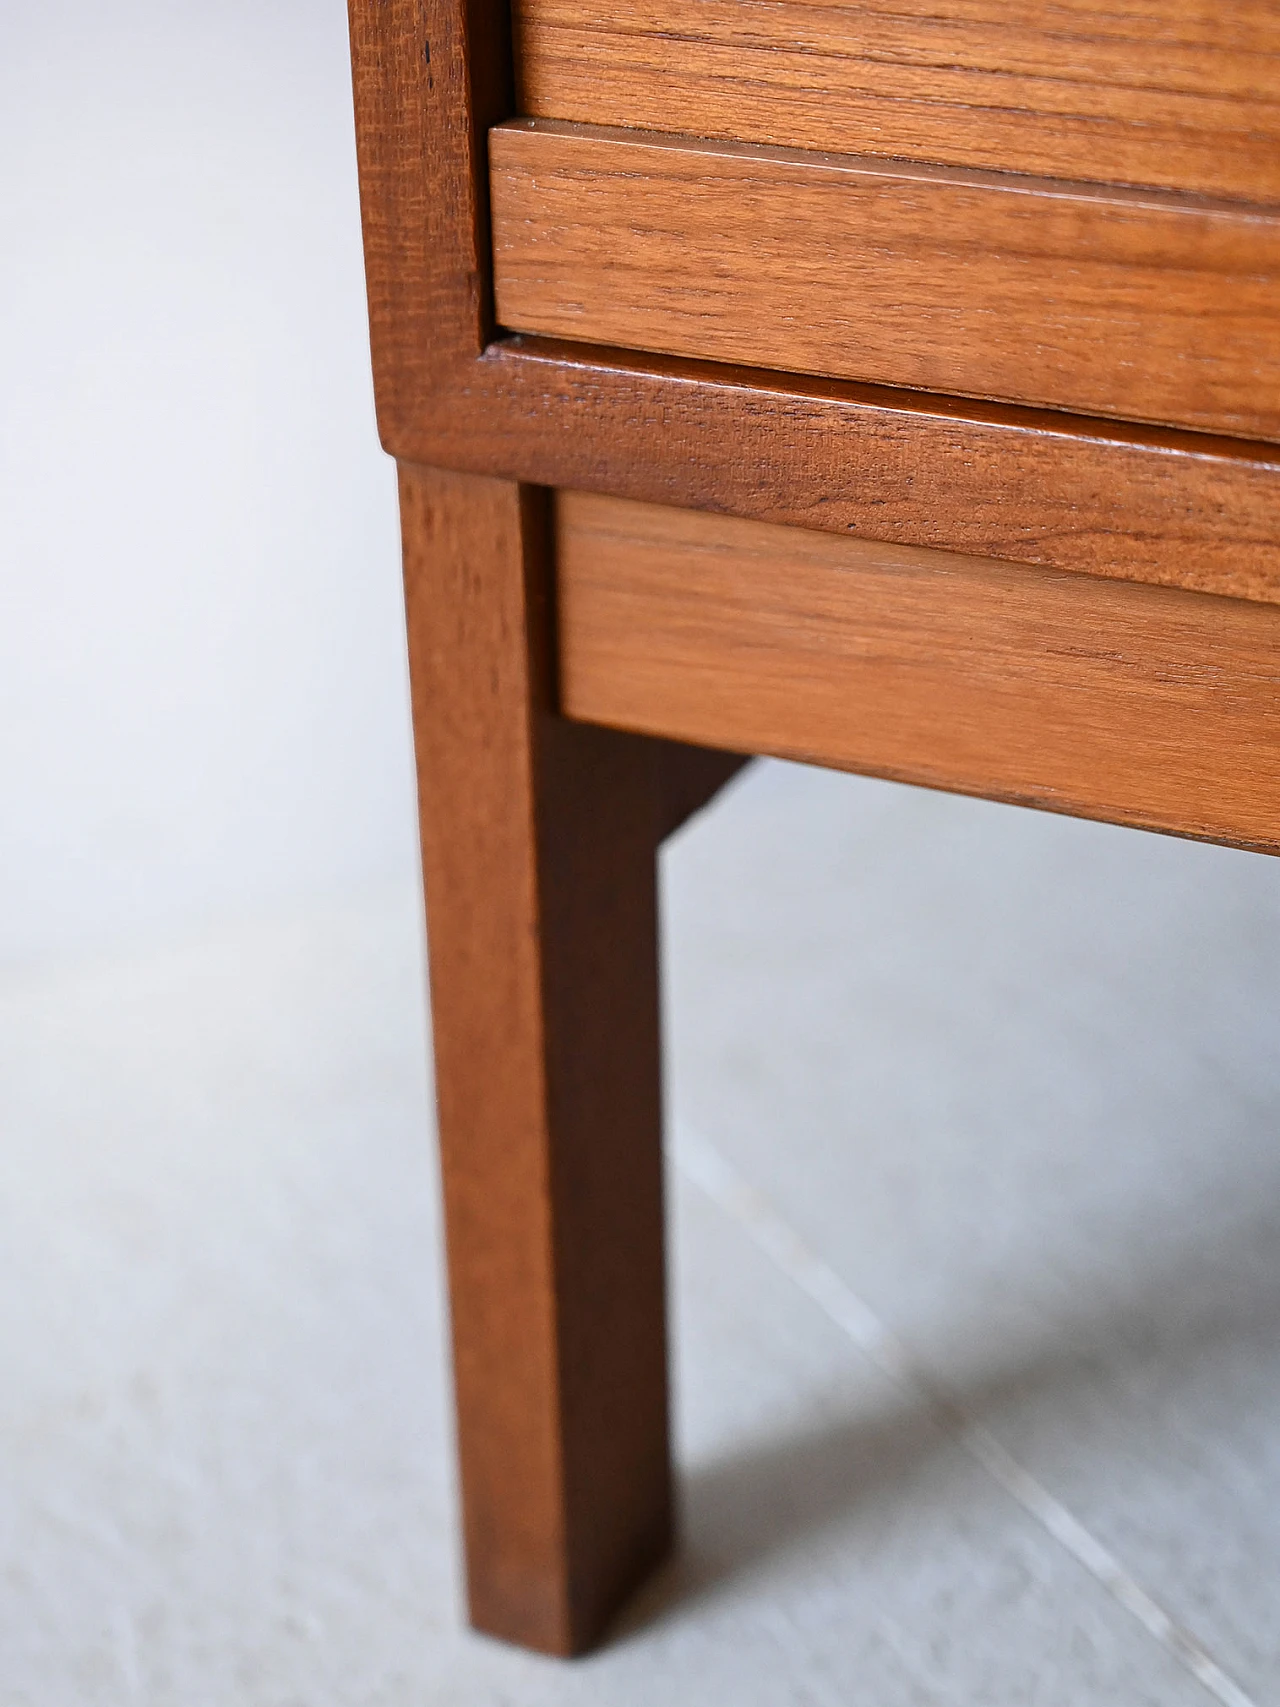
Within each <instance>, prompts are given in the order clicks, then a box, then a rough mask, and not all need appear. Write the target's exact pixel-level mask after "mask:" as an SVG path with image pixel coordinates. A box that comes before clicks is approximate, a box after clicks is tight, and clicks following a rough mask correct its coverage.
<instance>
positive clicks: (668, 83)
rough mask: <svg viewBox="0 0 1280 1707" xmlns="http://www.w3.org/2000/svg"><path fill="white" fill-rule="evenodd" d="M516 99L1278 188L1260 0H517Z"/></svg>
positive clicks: (809, 143) (783, 138)
mask: <svg viewBox="0 0 1280 1707" xmlns="http://www.w3.org/2000/svg"><path fill="white" fill-rule="evenodd" d="M514 11H515V18H516V26H517V39H518V59H519V79H520V91H519V92H520V110H521V111H522V112H524V113H528V114H532V115H535V116H540V117H545V118H554V119H576V120H582V121H586V122H588V123H594V124H606V125H607V124H615V125H628V126H631V127H634V128H637V129H641V130H661V131H683V132H688V133H690V134H692V135H697V136H708V137H720V138H723V139H737V140H740V141H744V142H760V143H780V144H783V145H786V146H790V147H795V148H814V149H834V150H837V151H839V152H843V153H853V154H880V155H892V156H897V157H900V158H903V159H910V160H932V161H941V162H948V163H951V164H953V165H957V166H986V167H992V168H996V169H1004V170H1008V171H1016V172H1029V173H1036V174H1039V175H1043V176H1046V177H1058V178H1088V179H1095V180H1101V181H1103V182H1107V183H1133V184H1154V185H1164V186H1166V187H1168V188H1172V189H1184V190H1193V191H1201V192H1205V193H1208V194H1217V195H1225V196H1238V197H1242V198H1244V199H1247V200H1255V201H1280V10H1277V8H1276V7H1275V6H1274V5H1273V4H1270V3H1269V0H1217V3H1215V4H1212V5H1210V4H1206V3H1203V0H1190V3H1189V0H1121V3H1117V0H1028V3H1027V4H1024V5H1018V6H1010V5H1008V4H1005V3H1002V0H866V3H862V4H857V3H855V0H640V3H638V4H630V3H629V4H628V5H626V6H625V7H618V6H602V5H599V4H597V3H596V0H516V3H515V7H514Z"/></svg>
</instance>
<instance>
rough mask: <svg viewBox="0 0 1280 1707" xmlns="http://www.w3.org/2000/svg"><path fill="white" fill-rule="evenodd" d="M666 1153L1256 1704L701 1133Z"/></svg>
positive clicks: (1216, 1690) (685, 1130) (1091, 1558)
mask: <svg viewBox="0 0 1280 1707" xmlns="http://www.w3.org/2000/svg"><path fill="white" fill-rule="evenodd" d="M671 1153H672V1156H673V1159H674V1161H675V1164H676V1166H677V1167H678V1168H679V1169H680V1172H681V1173H682V1174H683V1175H684V1177H685V1178H686V1179H687V1180H689V1182H690V1183H691V1184H692V1185H694V1186H695V1187H696V1188H697V1189H698V1190H699V1191H701V1192H702V1194H703V1195H704V1196H705V1197H706V1198H707V1199H708V1200H709V1201H710V1202H711V1203H713V1204H714V1205H715V1206H716V1208H718V1209H719V1210H721V1212H722V1213H723V1214H725V1215H726V1216H727V1217H728V1218H729V1219H730V1220H731V1221H733V1222H734V1223H735V1224H736V1225H737V1226H739V1227H740V1228H741V1229H742V1230H743V1231H744V1232H745V1233H746V1234H747V1236H748V1237H749V1238H750V1239H751V1240H752V1242H753V1243H754V1244H755V1245H756V1247H757V1248H758V1249H759V1250H761V1251H762V1252H763V1253H764V1255H765V1256H767V1257H768V1258H769V1259H770V1261H771V1262H772V1263H773V1264H774V1266H775V1267H776V1268H778V1269H779V1270H780V1271H781V1272H782V1273H783V1274H785V1275H786V1276H787V1278H788V1279H789V1280H791V1281H792V1282H793V1283H794V1284H795V1285H796V1286H798V1287H799V1288H800V1290H801V1291H803V1292H804V1293H806V1294H807V1296H808V1297H810V1298H811V1299H812V1300H813V1302H814V1303H815V1304H817V1306H818V1307H819V1309H821V1310H822V1311H823V1312H824V1314H825V1315H826V1316H827V1317H828V1318H829V1319H830V1320H831V1321H832V1322H834V1323H835V1325H836V1326H837V1327H838V1328H839V1329H840V1330H841V1331H842V1332H843V1333H844V1334H846V1335H847V1336H848V1338H849V1339H850V1340H852V1341H853V1343H854V1344H855V1345H856V1346H857V1347H858V1349H859V1350H860V1351H861V1352H862V1353H863V1354H864V1355H865V1356H866V1357H868V1358H869V1359H870V1360H871V1361H872V1362H873V1363H874V1364H875V1365H876V1366H877V1367H878V1368H879V1369H880V1370H881V1371H882V1372H883V1373H884V1374H885V1375H887V1376H888V1377H889V1378H890V1380H892V1381H893V1382H895V1383H896V1384H897V1385H898V1386H899V1387H900V1388H902V1389H903V1390H904V1391H905V1392H907V1393H908V1394H909V1395H910V1396H911V1397H912V1398H913V1399H914V1400H915V1401H916V1402H917V1403H918V1404H919V1405H920V1406H921V1407H922V1408H924V1409H925V1410H927V1411H928V1412H929V1414H930V1415H931V1416H932V1417H933V1418H934V1420H935V1421H936V1422H937V1424H938V1426H939V1428H940V1429H941V1430H942V1431H943V1432H945V1433H946V1434H947V1435H948V1436H950V1438H951V1439H953V1440H954V1441H956V1442H957V1443H958V1444H959V1445H960V1446H962V1447H963V1448H964V1450H965V1451H966V1452H967V1453H968V1454H969V1455H970V1456H971V1457H972V1458H973V1459H975V1460H976V1462H977V1463H978V1464H979V1465H981V1467H982V1468H983V1469H984V1470H985V1471H986V1472H987V1474H988V1475H989V1476H991V1478H992V1479H993V1480H994V1481H995V1482H997V1483H998V1484H999V1485H1000V1487H1002V1488H1003V1489H1004V1490H1005V1492H1006V1493H1008V1494H1009V1495H1010V1496H1011V1497H1012V1498H1013V1499H1014V1500H1016V1501H1017V1503H1018V1504H1019V1505H1020V1506H1021V1507H1022V1508H1023V1510H1024V1511H1025V1512H1026V1513H1027V1514H1028V1515H1029V1516H1030V1517H1031V1518H1032V1519H1033V1520H1034V1521H1035V1522H1036V1523H1037V1524H1039V1525H1040V1527H1041V1528H1042V1529H1044V1530H1045V1531H1046V1532H1047V1533H1048V1534H1049V1535H1050V1536H1051V1537H1052V1538H1053V1539H1054V1540H1055V1541H1056V1542H1057V1543H1058V1544H1059V1546H1061V1547H1063V1548H1064V1549H1065V1550H1066V1551H1067V1552H1068V1553H1069V1554H1070V1555H1071V1556H1072V1558H1074V1559H1075V1560H1076V1562H1077V1563H1078V1564H1080V1565H1082V1566H1083V1567H1084V1569H1085V1570H1087V1571H1088V1572H1089V1574H1090V1575H1091V1576H1092V1577H1094V1578H1095V1579H1096V1581H1097V1582H1099V1583H1100V1584H1101V1585H1102V1587H1103V1588H1104V1589H1106V1591H1107V1593H1108V1594H1109V1595H1111V1597H1112V1598H1113V1599H1114V1600H1115V1601H1116V1602H1118V1604H1119V1605H1121V1606H1122V1607H1124V1609H1125V1611H1126V1612H1128V1613H1129V1614H1130V1616H1131V1617H1133V1618H1134V1619H1136V1620H1137V1622H1138V1623H1139V1624H1141V1625H1142V1627H1143V1629H1145V1630H1146V1631H1147V1633H1148V1634H1149V1635H1150V1636H1152V1637H1153V1638H1154V1639H1155V1640H1156V1641H1157V1642H1158V1643H1159V1644H1160V1646H1161V1647H1162V1648H1164V1649H1165V1651H1166V1652H1167V1653H1168V1654H1170V1655H1171V1656H1172V1657H1173V1658H1174V1659H1175V1660H1177V1661H1178V1662H1179V1663H1180V1664H1181V1665H1182V1666H1183V1667H1185V1669H1186V1670H1187V1671H1189V1672H1190V1673H1191V1675H1192V1676H1193V1677H1194V1678H1195V1679H1196V1681H1197V1682H1198V1683H1200V1684H1201V1685H1202V1686H1203V1687H1204V1688H1205V1689H1206V1690H1207V1691H1208V1692H1209V1694H1210V1695H1212V1696H1213V1698H1214V1699H1215V1700H1216V1701H1218V1702H1219V1703H1221V1707H1259V1704H1258V1703H1257V1702H1255V1701H1254V1699H1253V1697H1252V1696H1250V1695H1247V1694H1246V1693H1245V1691H1244V1690H1243V1689H1242V1688H1241V1687H1240V1685H1239V1684H1238V1683H1236V1681H1235V1680H1234V1678H1232V1677H1231V1676H1230V1675H1229V1674H1228V1673H1227V1672H1226V1671H1225V1670H1224V1669H1223V1667H1222V1666H1221V1665H1220V1664H1219V1663H1218V1662H1217V1660H1215V1659H1214V1658H1213V1656H1212V1655H1211V1654H1210V1653H1209V1652H1208V1650H1207V1649H1206V1648H1205V1647H1204V1646H1203V1644H1202V1643H1200V1642H1199V1641H1198V1640H1197V1639H1196V1637H1195V1636H1193V1635H1192V1634H1191V1632H1190V1631H1189V1630H1187V1629H1186V1628H1184V1627H1183V1626H1182V1625H1180V1624H1179V1623H1178V1622H1177V1621H1176V1620H1175V1619H1174V1618H1172V1617H1171V1616H1170V1615H1169V1614H1168V1613H1167V1612H1166V1611H1165V1610H1164V1608H1163V1607H1162V1606H1160V1605H1159V1603H1158V1602H1157V1601H1156V1600H1155V1599H1154V1598H1153V1597H1152V1596H1151V1595H1150V1594H1148V1593H1147V1591H1146V1590H1145V1589H1144V1588H1143V1587H1142V1586H1141V1584H1140V1583H1139V1582H1137V1580H1136V1579H1135V1578H1134V1577H1132V1576H1131V1575H1130V1574H1129V1572H1128V1571H1126V1570H1125V1568H1124V1567H1123V1565H1122V1564H1121V1563H1120V1561H1119V1560H1118V1559H1117V1558H1116V1557H1115V1555H1114V1554H1113V1553H1112V1552H1111V1550H1110V1549H1109V1548H1108V1547H1106V1546H1105V1545H1104V1544H1103V1543H1102V1542H1101V1541H1099V1540H1098V1539H1097V1537H1096V1536H1095V1535H1093V1534H1092V1532H1091V1531H1090V1530H1088V1529H1087V1528H1086V1527H1085V1525H1084V1524H1082V1523H1081V1522H1080V1521H1079V1519H1078V1518H1076V1517H1075V1516H1074V1515H1073V1514H1072V1513H1071V1512H1070V1511H1068V1509H1067V1508H1066V1507H1065V1506H1064V1505H1063V1504H1062V1503H1061V1501H1060V1500H1058V1499H1056V1498H1055V1497H1054V1496H1053V1495H1052V1494H1051V1493H1050V1492H1049V1490H1048V1489H1047V1488H1046V1487H1045V1486H1044V1485H1043V1484H1042V1483H1041V1482H1040V1481H1038V1480H1037V1479H1036V1477H1034V1476H1033V1475H1032V1474H1031V1472H1030V1471H1029V1470H1027V1469H1025V1468H1024V1467H1023V1465H1021V1464H1020V1463H1019V1462H1018V1461H1017V1459H1015V1458H1014V1457H1013V1455H1012V1454H1011V1453H1010V1452H1008V1451H1007V1450H1006V1449H1005V1447H1004V1446H1002V1445H1001V1443H1000V1441H999V1440H997V1438H996V1437H995V1435H993V1434H992V1432H991V1431H990V1429H988V1428H987V1426H986V1425H985V1424H984V1423H983V1422H982V1421H981V1420H980V1419H979V1418H978V1417H977V1416H975V1415H974V1414H973V1412H972V1411H971V1410H970V1409H969V1408H968V1407H967V1406H966V1405H965V1403H964V1402H963V1400H962V1399H960V1398H958V1397H957V1396H955V1395H954V1394H951V1393H949V1392H947V1391H946V1390H945V1389H944V1388H942V1387H941V1386H940V1385H939V1384H938V1383H937V1382H935V1381H934V1380H933V1379H932V1378H931V1377H930V1376H929V1374H928V1373H927V1372H926V1371H925V1370H924V1368H923V1367H922V1366H921V1365H920V1363H919V1362H918V1361H917V1359H916V1358H915V1357H913V1355H912V1354H911V1352H910V1350H909V1349H908V1347H907V1346H905V1345H904V1344H903V1342H902V1341H901V1340H900V1339H899V1338H898V1337H897V1335H896V1334H894V1333H893V1331H892V1330H891V1329H890V1328H889V1327H888V1326H887V1325H886V1324H885V1323H884V1322H882V1321H881V1319H880V1318H879V1316H878V1315H877V1314H876V1312H875V1311H874V1310H873V1309H872V1308H871V1307H870V1305H868V1304H867V1303H865V1302H864V1300H863V1299H861V1298H859V1297H858V1295H857V1293H856V1292H854V1291H853V1289H852V1288H851V1287H850V1286H848V1285H847V1284H846V1283H845V1282H844V1281H843V1280H842V1279H841V1278H840V1276H839V1275H838V1274H837V1273H836V1272H835V1270H834V1269H833V1268H831V1266H830V1265H829V1264H828V1263H826V1262H824V1261H822V1259H821V1258H820V1257H817V1256H815V1255H814V1253H813V1252H812V1251H811V1250H809V1248H808V1247H807V1246H806V1245H805V1243H804V1241H803V1239H802V1238H801V1237H800V1235H799V1234H798V1233H797V1232H796V1230H795V1229H794V1228H793V1227H792V1226H791V1225H790V1223H789V1222H788V1221H787V1220H786V1219H785V1218H784V1217H783V1216H782V1215H780V1214H779V1213H778V1211H777V1210H776V1209H775V1208H774V1206H773V1204H772V1203H771V1202H770V1201H769V1199H768V1198H767V1197H766V1196H765V1195H764V1194H763V1193H762V1192H760V1191H758V1190H757V1189H756V1188H755V1187H754V1186H753V1185H752V1184H751V1183H750V1182H749V1181H748V1180H747V1179H745V1178H744V1177H743V1175H742V1174H741V1173H739V1171H738V1170H737V1168H735V1167H734V1166H733V1165H732V1164H731V1163H730V1162H729V1161H728V1160H727V1159H726V1158H725V1157H724V1156H723V1155H722V1154H721V1152H720V1151H719V1150H718V1149H717V1148H716V1146H715V1145H714V1144H712V1143H711V1141H710V1140H709V1139H708V1138H706V1137H705V1136H704V1135H703V1134H702V1133H701V1132H699V1131H697V1130H696V1129H695V1128H694V1127H692V1126H690V1125H689V1123H688V1122H686V1121H683V1120H677V1121H676V1122H675V1123H674V1132H673V1142H672V1144H671Z"/></svg>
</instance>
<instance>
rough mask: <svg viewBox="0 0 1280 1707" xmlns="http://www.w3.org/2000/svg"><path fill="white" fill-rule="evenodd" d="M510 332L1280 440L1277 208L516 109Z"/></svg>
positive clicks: (501, 231) (495, 166)
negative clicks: (639, 128) (816, 151)
mask: <svg viewBox="0 0 1280 1707" xmlns="http://www.w3.org/2000/svg"><path fill="white" fill-rule="evenodd" d="M489 159H490V171H491V189H492V197H493V240H494V288H495V295H496V305H497V316H498V320H499V321H500V322H501V324H502V325H504V326H508V327H511V328H512V329H513V330H515V331H521V332H539V333H544V334H549V335H552V336H558V337H574V338H583V339H588V340H590V341H592V342H596V343H604V344H621V345H624V346H626V347H627V348H630V349H640V350H662V351H665V352H667V353H669V354H672V355H684V356H702V357H713V358H715V359H717V360H720V361H730V362H751V363H754V364H755V365H757V366H760V367H769V368H780V369H783V370H786V371H790V372H797V373H812V374H824V375H831V376H835V377H839V378H846V379H857V380H871V381H875V382H878V383H883V384H886V385H894V386H907V387H911V388H913V389H918V390H924V391H940V392H949V393H953V394H954V393H963V394H965V395H969V396H980V397H993V398H1001V399H1004V400H1006V401H1013V402H1022V403H1034V404H1047V405H1052V406H1054V407H1056V408H1065V409H1077V410H1082V411H1085V412H1088V413H1091V414H1104V415H1116V416H1120V417H1122V418H1125V419H1133V420H1148V421H1156V422H1164V423H1167V424H1172V425H1180V426H1185V427H1197V428H1203V429H1207V430H1211V431H1216V432H1226V433H1239V434H1242V435H1246V436H1251V437H1259V438H1276V437H1280V291H1278V288H1277V282H1276V281H1277V278H1280V210H1276V211H1275V212H1267V211H1264V210H1260V209H1252V208H1243V207H1239V206H1235V205H1232V204H1227V203H1219V204H1209V203H1206V202H1204V201H1202V200H1196V199H1194V198H1190V197H1186V196H1178V195H1174V194H1172V193H1170V192H1157V191H1133V190H1121V189H1101V188H1098V187H1096V186H1092V187H1091V186H1086V185H1074V186H1073V185H1067V184H1063V183H1061V182H1056V181H1053V182H1051V181H1048V180H1043V179H1031V178H1026V177H1020V176H1016V175H1014V174H1008V173H1006V174H992V173H985V174H982V173H973V172H962V171H959V170H957V169H955V168H944V167H924V166H912V165H904V164H893V165H890V164H888V163H885V162H881V161H874V160H870V159H867V158H865V157H864V158H856V157H853V156H844V155H840V156H836V155H813V154H802V153H799V152H797V151H794V150H785V149H763V148H756V147H751V146H746V145H740V144H736V143H699V142H694V141H691V140H689V139H687V138H673V137H664V136H657V135H652V134H647V133H637V132H632V131H625V130H612V129H601V128H598V127H595V126H581V125H567V124H559V123H556V122H554V121H551V120H534V119H530V120H521V121H515V122H512V123H510V124H504V125H501V126H499V127H498V128H496V129H495V130H494V131H493V133H492V134H491V136H490V139H489Z"/></svg>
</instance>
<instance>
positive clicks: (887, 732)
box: [556, 493, 1280, 851]
mask: <svg viewBox="0 0 1280 1707" xmlns="http://www.w3.org/2000/svg"><path fill="white" fill-rule="evenodd" d="M556 518H557V520H556V541H557V545H556V551H557V607H558V611H559V619H558V620H559V652H560V660H561V695H562V703H563V705H564V707H565V709H566V711H567V712H568V713H569V714H570V715H571V716H574V717H580V718H583V719H585V720H587V721H589V722H592V723H604V724H608V725H610V726H612V727H615V728H619V729H633V730H640V731H654V732H658V731H660V732H662V733H665V734H675V735H679V736H681V737H683V738H685V739H687V740H696V741H706V742H710V743H718V744H721V745H724V746H728V747H734V748H736V749H738V750H739V751H742V752H752V753H774V754H779V755H782V756H784V757H790V758H797V759H804V760H808V761H811V762H813V763H817V764H823V765H830V766H835V767H838V768H843V769H847V770H856V771H862V772H866V773H870V774H874V775H879V776H890V777H897V778H901V779H903V780H906V781H910V782H918V783H925V784H928V785H930V786H932V787H938V788H947V789H954V790H958V791H960V792H963V793H968V794H981V795H986V796H988V797H991V798H994V799H998V800H1011V801H1019V802H1022V803H1024V804H1028V805H1036V806H1043V807H1049V808H1051V809H1053V810H1055V811H1060V812H1070V813H1075V814H1078V815H1080V816H1083V817H1090V818H1104V819H1110V820H1113V821H1115V822H1117V823H1126V824H1135V825H1142V826H1146V827H1148V828H1152V829H1159V830H1169V831H1176V832H1177V833H1179V834H1182V835H1190V836H1199V837H1205V838H1208V839H1212V840H1220V841H1227V842H1232V843H1236V844H1238V845H1241V846H1245V847H1253V848H1260V849H1265V850H1267V851H1277V850H1280V611H1277V610H1275V609H1274V608H1270V607H1266V606H1261V605H1251V604H1247V603H1244V602H1242V601H1236V600H1230V599H1214V598H1205V597H1203V596H1201V595H1197V594H1190V593H1183V592H1177V591H1172V590H1169V589H1165V588H1155V587H1135V586H1126V585H1124V584H1120V583H1116V582H1107V581H1100V580H1096V579H1093V578H1091V577H1088V576H1076V575H1062V574H1055V573H1053V572H1050V571H1045V570H1036V569H1028V568H1015V567H1011V566H1009V565H1006V564H1002V563H995V562H992V561H989V560H985V559H981V558H967V557H960V556H957V555H954V554H951V553H944V552H936V551H923V550H918V549H904V548H902V547H889V546H883V545H871V544H868V543H866V542H863V541H860V540H841V539H834V538H831V537H830V536H828V535H824V534H819V533H812V532H807V531H804V530H800V529H795V528H778V527H770V526H767V525H762V524H760V523H754V522H744V521H740V520H737V519H733V518H729V517H723V516H705V515H694V514H689V513H687V512H683V511H680V510H673V509H668V508H665V507H663V506H659V505H650V504H636V503H631V502H628V501H626V500H622V499H616V498H601V497H596V496H594V495H589V494H582V493H561V494H560V495H559V496H558V498H557V500H556Z"/></svg>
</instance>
